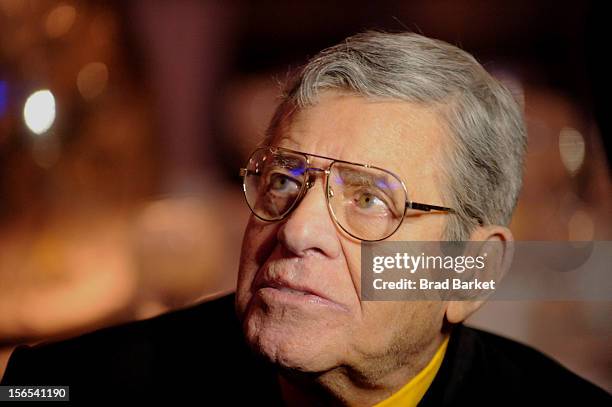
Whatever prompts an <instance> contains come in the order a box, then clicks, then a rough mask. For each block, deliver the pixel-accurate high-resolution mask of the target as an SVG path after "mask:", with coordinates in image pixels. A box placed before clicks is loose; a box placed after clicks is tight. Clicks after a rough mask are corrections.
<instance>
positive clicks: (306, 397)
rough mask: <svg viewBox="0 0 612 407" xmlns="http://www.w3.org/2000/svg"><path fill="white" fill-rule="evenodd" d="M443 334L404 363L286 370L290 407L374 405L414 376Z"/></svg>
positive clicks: (283, 388) (284, 389)
mask: <svg viewBox="0 0 612 407" xmlns="http://www.w3.org/2000/svg"><path fill="white" fill-rule="evenodd" d="M444 339H445V336H443V335H441V336H440V337H439V338H437V340H435V341H432V342H431V343H430V344H429V345H428V346H427V348H426V349H424V350H421V351H420V352H418V353H416V354H414V355H411V357H410V358H407V359H409V360H407V361H405V362H404V363H399V364H398V363H395V364H393V365H392V367H390V366H389V365H386V366H384V367H382V368H381V366H380V364H377V366H376V367H370V368H367V369H364V368H363V367H361V368H356V367H348V366H340V367H336V368H334V369H331V370H329V371H326V372H323V373H317V374H315V373H303V372H284V373H282V374H280V375H279V383H280V388H281V393H282V398H283V400H284V401H285V403H286V405H287V406H289V407H302V406H319V405H325V406H372V405H375V404H376V403H378V402H380V401H382V400H385V399H386V398H388V397H390V396H391V395H392V394H394V393H395V392H397V391H398V390H399V389H401V388H402V387H403V386H404V385H406V383H408V382H409V381H410V380H411V379H412V378H414V377H415V376H416V375H417V374H418V373H419V372H420V371H421V370H423V368H425V366H427V364H428V363H429V361H430V360H431V359H432V358H433V356H434V354H435V353H436V351H437V350H438V348H439V347H440V345H441V344H442V342H443V341H444Z"/></svg>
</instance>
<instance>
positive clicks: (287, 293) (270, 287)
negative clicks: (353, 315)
mask: <svg viewBox="0 0 612 407" xmlns="http://www.w3.org/2000/svg"><path fill="white" fill-rule="evenodd" d="M256 293H257V294H258V295H259V296H260V297H261V298H262V299H263V300H264V301H266V302H273V303H281V304H286V305H294V306H301V307H319V308H328V309H332V310H337V311H343V312H346V311H348V310H347V308H346V307H344V306H343V305H341V304H338V303H337V302H335V301H332V300H331V299H329V298H327V297H325V296H323V295H322V294H320V293H318V292H317V291H315V290H313V289H310V288H308V287H303V286H297V285H294V284H289V283H287V282H280V281H268V282H265V283H264V284H262V285H261V286H260V287H259V289H258V290H257V291H256Z"/></svg>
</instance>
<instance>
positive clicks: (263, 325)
mask: <svg viewBox="0 0 612 407" xmlns="http://www.w3.org/2000/svg"><path fill="white" fill-rule="evenodd" d="M322 325H325V324H321V323H318V321H309V320H303V319H302V320H300V319H299V318H293V317H291V316H290V315H289V316H285V317H284V318H282V319H277V318H273V317H270V316H268V315H266V314H265V313H264V312H263V311H261V310H258V309H256V310H254V311H252V312H248V313H247V316H246V318H245V319H244V321H243V330H244V335H245V338H246V340H247V342H248V344H249V346H250V347H251V348H252V349H253V350H254V351H255V352H257V353H258V354H260V355H261V356H263V357H264V358H265V359H267V360H268V361H269V362H271V363H272V364H274V365H276V366H278V367H280V368H283V369H288V370H293V371H300V372H312V373H315V372H323V371H327V370H330V369H332V368H334V367H336V366H339V365H340V363H339V362H340V360H339V356H340V352H341V349H338V347H337V344H338V343H343V342H341V341H339V340H336V338H335V336H338V335H337V333H336V332H334V331H333V330H329V329H326V328H325V327H324V326H322Z"/></svg>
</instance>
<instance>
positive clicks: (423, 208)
mask: <svg viewBox="0 0 612 407" xmlns="http://www.w3.org/2000/svg"><path fill="white" fill-rule="evenodd" d="M406 207H407V208H410V209H416V210H418V211H425V212H431V211H443V212H449V213H457V212H456V211H455V210H454V209H453V208H447V207H445V206H437V205H428V204H423V203H419V202H406ZM474 219H475V220H476V221H477V222H478V224H479V225H480V226H482V225H484V222H483V220H482V219H480V218H476V217H475V218H474Z"/></svg>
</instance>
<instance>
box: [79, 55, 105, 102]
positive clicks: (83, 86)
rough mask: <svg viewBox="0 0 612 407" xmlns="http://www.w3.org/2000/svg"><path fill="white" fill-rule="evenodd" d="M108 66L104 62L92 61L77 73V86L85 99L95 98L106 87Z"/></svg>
mask: <svg viewBox="0 0 612 407" xmlns="http://www.w3.org/2000/svg"><path fill="white" fill-rule="evenodd" d="M107 83H108V68H107V67H106V65H105V64H103V63H102V62H92V63H89V64H87V65H85V66H84V67H83V69H81V70H80V71H79V73H78V75H77V88H78V89H79V92H80V93H81V95H82V96H83V98H84V99H86V100H89V99H93V98H95V97H96V96H98V95H99V94H101V93H102V92H104V89H106V84H107Z"/></svg>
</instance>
